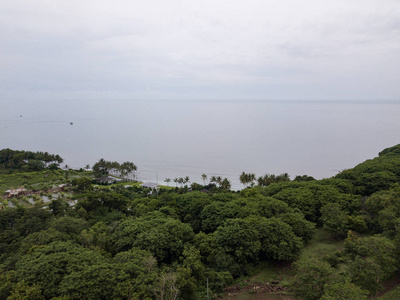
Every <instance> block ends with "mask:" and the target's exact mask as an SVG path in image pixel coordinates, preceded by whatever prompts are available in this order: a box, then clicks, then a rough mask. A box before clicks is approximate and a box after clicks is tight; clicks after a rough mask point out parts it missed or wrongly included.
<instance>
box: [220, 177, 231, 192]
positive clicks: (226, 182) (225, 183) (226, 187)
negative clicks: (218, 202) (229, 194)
mask: <svg viewBox="0 0 400 300" xmlns="http://www.w3.org/2000/svg"><path fill="white" fill-rule="evenodd" d="M231 187H232V184H231V182H230V181H229V180H228V178H224V179H223V180H222V181H221V188H222V189H223V190H227V191H229V190H230V189H231Z"/></svg>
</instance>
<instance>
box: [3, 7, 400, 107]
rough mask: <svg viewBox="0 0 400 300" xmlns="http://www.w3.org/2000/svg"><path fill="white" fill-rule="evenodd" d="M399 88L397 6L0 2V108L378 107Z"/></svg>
mask: <svg viewBox="0 0 400 300" xmlns="http://www.w3.org/2000/svg"><path fill="white" fill-rule="evenodd" d="M399 83H400V1H398V0H351V1H349V0H324V1H321V0H304V1H298V0H277V1H275V0H247V1H243V0H201V1H200V0H197V1H194V0H168V1H165V0H146V1H138V0H133V1H132V0H130V1H125V0H113V1H106V0H95V1H93V0H85V1H82V0H79V1H77V0H69V1H64V0H63V1H59V0H39V1H34V0H26V1H22V0H4V1H1V2H0V97H1V98H3V99H6V98H7V99H19V98H21V99H38V98H49V99H140V100H143V99H144V100H146V99H155V100H169V99H178V100H197V99H205V100H208V99H234V100H321V101H323V100H380V101H384V100H398V99H399V97H400V84H399ZM1 98H0V99H1Z"/></svg>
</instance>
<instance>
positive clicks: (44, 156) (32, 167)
mask: <svg viewBox="0 0 400 300" xmlns="http://www.w3.org/2000/svg"><path fill="white" fill-rule="evenodd" d="M63 161H64V160H63V159H62V158H61V157H60V156H59V155H53V154H49V153H48V152H31V151H18V150H11V149H8V148H7V149H3V150H0V171H1V170H2V171H3V172H4V170H8V171H14V170H18V171H40V170H43V169H45V168H49V169H53V170H54V169H57V168H58V166H59V165H60V164H61V163H62V162H63Z"/></svg>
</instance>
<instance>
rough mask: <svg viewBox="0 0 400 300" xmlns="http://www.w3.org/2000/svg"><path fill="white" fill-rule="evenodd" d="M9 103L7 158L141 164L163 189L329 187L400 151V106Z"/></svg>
mask: <svg viewBox="0 0 400 300" xmlns="http://www.w3.org/2000/svg"><path fill="white" fill-rule="evenodd" d="M2 102H3V103H2V104H3V105H2V109H1V111H0V148H1V149H2V148H12V149H19V150H22V149H23V150H31V151H48V152H50V153H55V154H60V155H61V156H62V157H63V158H64V159H65V164H68V165H69V166H71V167H73V168H80V167H84V166H85V165H86V164H90V165H92V164H93V163H95V162H96V161H98V160H99V159H100V158H104V159H106V160H113V161H114V160H115V161H119V162H123V161H132V162H134V163H135V164H136V165H137V166H138V170H139V178H140V179H141V180H143V181H152V182H155V181H156V180H157V179H158V182H159V183H162V182H163V181H164V179H165V178H166V177H169V178H175V177H184V176H190V178H191V180H192V181H196V182H199V183H200V182H202V180H201V174H203V173H205V174H207V175H208V176H209V177H211V176H212V175H220V176H222V177H228V178H229V179H230V180H231V181H232V184H233V187H234V188H235V189H236V188H240V187H241V185H240V182H239V179H238V177H239V175H240V173H241V172H242V171H245V172H252V173H255V174H256V175H257V176H261V175H264V174H266V173H269V174H280V173H284V172H287V173H289V175H290V176H291V178H294V177H295V176H296V175H303V174H307V175H311V176H314V177H315V178H318V179H320V178H326V177H331V176H333V175H335V174H337V173H338V171H340V170H342V169H346V168H351V167H354V166H355V165H356V164H358V163H360V162H363V161H364V160H366V159H369V158H373V157H375V156H377V154H378V152H379V151H381V150H382V149H384V148H386V147H390V146H393V145H396V144H398V143H400V103H398V102H392V103H388V102H387V103H380V102H371V103H365V102H364V103H357V102H353V103H340V102H339V103H331V102H330V103H327V102H319V103H318V102H250V101H249V102H230V101H214V102H210V101H186V102H185V101H120V100H118V101H102V100H99V101H94V100H85V101H78V100H57V101H55V100H54V101H50V100H35V101H22V100H18V101H15V100H14V101H11V100H10V101H6V100H2ZM70 122H73V125H70ZM171 184H174V183H171Z"/></svg>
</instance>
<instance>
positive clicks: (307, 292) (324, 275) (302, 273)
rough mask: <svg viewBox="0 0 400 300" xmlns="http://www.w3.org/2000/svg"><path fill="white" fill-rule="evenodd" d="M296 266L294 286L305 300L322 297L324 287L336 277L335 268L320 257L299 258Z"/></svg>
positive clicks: (296, 291)
mask: <svg viewBox="0 0 400 300" xmlns="http://www.w3.org/2000/svg"><path fill="white" fill-rule="evenodd" d="M294 267H295V269H296V275H295V276H294V281H293V283H292V288H293V290H294V293H295V294H296V295H297V296H299V297H301V298H302V299H304V300H317V299H320V298H321V297H322V295H323V294H324V287H325V286H326V285H327V284H330V283H331V282H332V280H333V278H334V277H333V276H334V273H335V269H334V268H332V267H331V266H330V265H329V264H328V263H327V262H325V261H323V260H321V259H319V258H318V257H313V258H308V259H302V260H299V261H297V262H296V263H295V264H294Z"/></svg>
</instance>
